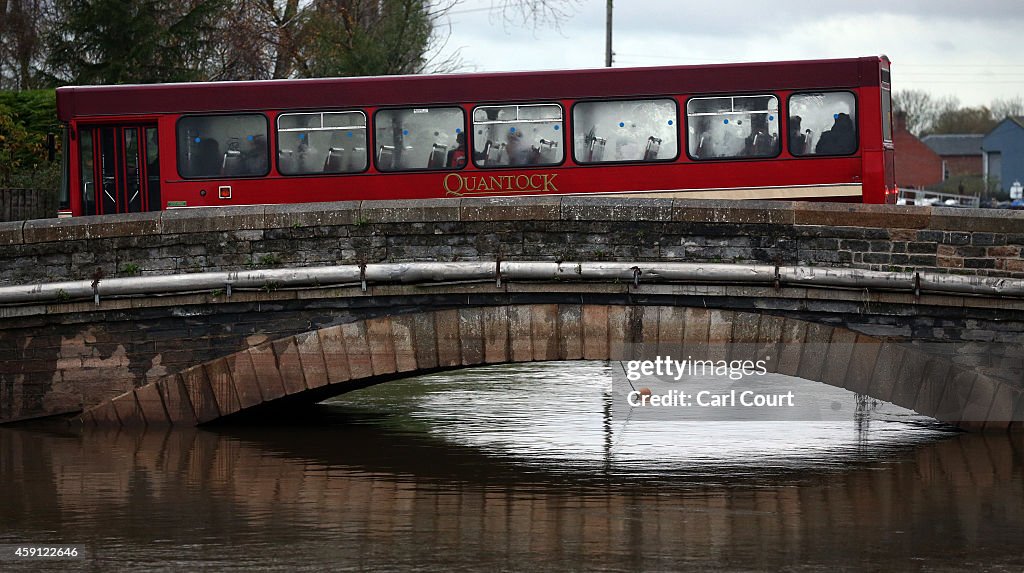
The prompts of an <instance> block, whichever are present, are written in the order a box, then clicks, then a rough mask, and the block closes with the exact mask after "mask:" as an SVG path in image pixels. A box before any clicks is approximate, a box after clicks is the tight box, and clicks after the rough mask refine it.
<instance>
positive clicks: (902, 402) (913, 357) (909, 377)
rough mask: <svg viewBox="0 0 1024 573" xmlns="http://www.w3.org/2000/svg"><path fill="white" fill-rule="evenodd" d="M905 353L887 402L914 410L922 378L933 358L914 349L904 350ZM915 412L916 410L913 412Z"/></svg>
mask: <svg viewBox="0 0 1024 573" xmlns="http://www.w3.org/2000/svg"><path fill="white" fill-rule="evenodd" d="M904 350H905V352H904V353H903V357H902V359H901V362H902V363H901V364H900V365H899V369H900V371H899V375H898V376H897V377H896V385H895V387H894V388H893V391H892V396H891V397H890V398H889V401H890V402H892V403H893V404H896V405H897V406H902V407H904V408H908V409H911V410H914V407H915V406H916V405H917V395H918V393H919V392H920V391H921V386H922V384H923V381H924V377H925V376H926V375H927V374H928V365H929V363H930V362H931V361H932V360H934V358H933V357H931V356H929V355H928V354H925V353H924V352H922V351H920V350H917V349H914V348H904ZM915 411H916V410H915Z"/></svg>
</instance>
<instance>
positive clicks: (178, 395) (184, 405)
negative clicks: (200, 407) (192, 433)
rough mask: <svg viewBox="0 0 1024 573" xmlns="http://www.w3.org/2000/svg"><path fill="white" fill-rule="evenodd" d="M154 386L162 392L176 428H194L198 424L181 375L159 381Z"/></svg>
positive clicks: (170, 418) (171, 420)
mask: <svg viewBox="0 0 1024 573" xmlns="http://www.w3.org/2000/svg"><path fill="white" fill-rule="evenodd" d="M154 386H156V388H157V390H158V391H159V392H160V397H161V398H162V399H163V403H164V407H165V408H166V411H167V417H168V419H169V420H170V422H171V424H173V425H175V426H194V425H196V423H197V422H198V421H197V419H196V414H195V412H194V411H193V410H192V402H191V401H190V400H189V397H188V391H187V390H185V383H184V382H183V380H182V378H181V375H180V374H172V375H170V376H166V377H164V378H162V379H160V380H158V381H157V382H156V383H155V384H154Z"/></svg>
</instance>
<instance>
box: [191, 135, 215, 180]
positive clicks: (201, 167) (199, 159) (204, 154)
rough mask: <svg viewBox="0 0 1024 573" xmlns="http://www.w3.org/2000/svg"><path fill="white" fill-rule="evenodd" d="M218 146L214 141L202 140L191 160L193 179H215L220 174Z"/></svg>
mask: <svg viewBox="0 0 1024 573" xmlns="http://www.w3.org/2000/svg"><path fill="white" fill-rule="evenodd" d="M220 164H221V153H220V144H219V143H217V140H216V139H203V140H202V142H200V143H199V149H198V150H197V152H196V157H195V158H194V159H192V170H193V176H194V177H216V176H217V175H218V174H220Z"/></svg>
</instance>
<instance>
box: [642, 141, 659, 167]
mask: <svg viewBox="0 0 1024 573" xmlns="http://www.w3.org/2000/svg"><path fill="white" fill-rule="evenodd" d="M659 149H661V140H660V139H658V138H657V137H654V136H653V135H652V136H650V137H648V138H647V149H645V150H644V161H654V160H655V159H657V158H658V150H659Z"/></svg>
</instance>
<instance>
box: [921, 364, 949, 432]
mask: <svg viewBox="0 0 1024 573" xmlns="http://www.w3.org/2000/svg"><path fill="white" fill-rule="evenodd" d="M951 372H952V364H951V363H950V362H949V361H948V360H946V359H944V358H939V357H932V358H931V359H930V360H929V361H928V363H927V364H926V365H925V367H924V372H923V375H922V376H921V381H920V387H919V388H918V390H917V397H916V398H915V400H914V407H913V408H911V409H912V410H914V411H915V412H917V413H918V414H923V415H925V416H931V417H932V418H935V419H937V420H938V419H941V418H940V417H939V413H940V411H941V407H942V396H943V394H945V392H946V381H947V379H948V378H949V377H950V374H951Z"/></svg>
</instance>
